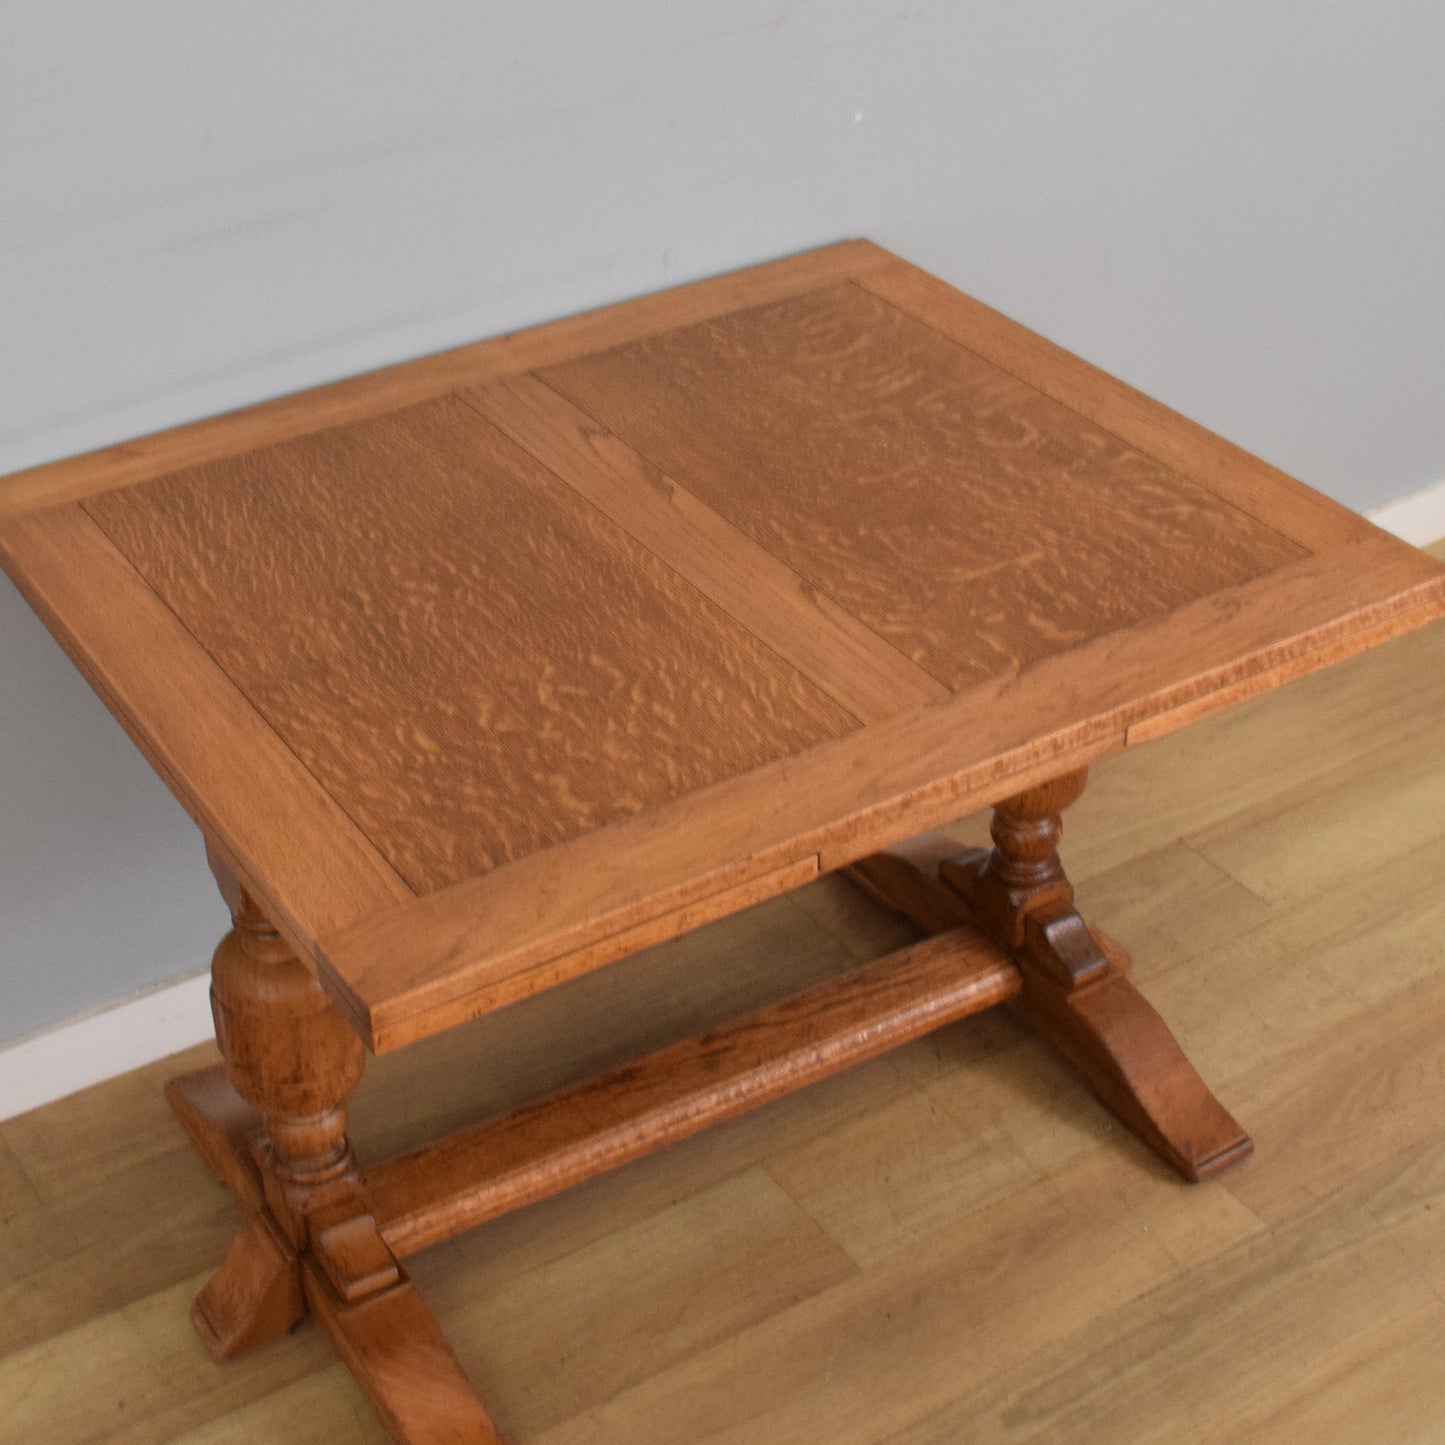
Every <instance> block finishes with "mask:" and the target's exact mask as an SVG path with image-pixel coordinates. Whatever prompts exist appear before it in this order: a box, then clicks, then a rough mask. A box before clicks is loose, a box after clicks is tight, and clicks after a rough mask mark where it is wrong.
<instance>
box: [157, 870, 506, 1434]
mask: <svg viewBox="0 0 1445 1445" xmlns="http://www.w3.org/2000/svg"><path fill="white" fill-rule="evenodd" d="M211 865H212V869H213V871H214V872H215V873H216V876H217V879H218V881H219V882H220V884H221V891H222V893H223V894H224V895H225V898H226V901H227V903H228V904H229V906H230V908H231V917H232V922H233V927H232V929H231V932H230V933H228V934H227V935H226V937H225V938H224V939H223V940H222V942H221V945H220V947H219V948H218V949H217V950H216V956H215V960H214V963H213V965H212V974H211V1007H212V1012H213V1014H214V1016H215V1021H216V1040H217V1042H218V1043H219V1045H220V1048H221V1054H222V1057H223V1058H224V1060H225V1064H224V1074H222V1071H220V1070H215V1069H207V1070H202V1071H201V1072H200V1073H197V1074H191V1075H187V1076H185V1077H183V1078H180V1079H177V1080H174V1081H173V1082H172V1084H171V1085H170V1086H169V1088H168V1091H167V1092H168V1095H169V1098H170V1101H171V1105H172V1107H173V1108H174V1109H175V1111H176V1114H177V1116H178V1117H179V1118H180V1120H181V1123H182V1124H183V1125H184V1126H185V1128H186V1130H187V1131H188V1132H189V1134H190V1135H191V1138H192V1139H193V1141H194V1142H195V1144H196V1147H197V1149H198V1151H199V1152H200V1154H201V1157H202V1158H203V1159H204V1160H205V1161H206V1163H207V1164H208V1165H209V1166H210V1168H211V1170H212V1172H213V1173H215V1174H216V1176H217V1177H218V1178H219V1179H221V1180H222V1182H224V1183H225V1184H227V1185H228V1186H229V1187H230V1189H231V1191H232V1192H233V1193H234V1194H235V1195H236V1197H237V1199H238V1201H239V1202H240V1204H241V1206H242V1208H243V1209H244V1210H245V1212H246V1216H247V1217H246V1221H245V1223H244V1224H243V1225H242V1226H241V1229H240V1231H239V1232H238V1233H237V1235H236V1237H235V1239H234V1241H233V1242H232V1244H231V1247H230V1249H229V1250H228V1251H227V1254H226V1257H225V1259H224V1260H223V1261H222V1262H221V1265H220V1267H219V1268H218V1269H217V1271H216V1273H215V1274H214V1275H212V1277H211V1278H210V1280H209V1281H208V1282H207V1283H206V1285H205V1286H204V1287H203V1288H202V1290H201V1292H200V1294H199V1295H198V1296H197V1298H196V1301H195V1304H194V1306H193V1307H192V1312H191V1317H192V1319H193V1320H194V1322H195V1325H196V1329H197V1332H198V1333H199V1334H200V1336H201V1339H202V1340H203V1341H204V1343H205V1345H206V1347H207V1349H208V1350H209V1351H210V1352H211V1354H212V1355H213V1356H214V1357H215V1358H216V1359H219V1360H225V1359H230V1358H232V1357H233V1356H235V1355H238V1354H240V1353H242V1352H243V1351H245V1350H249V1349H252V1348H254V1347H255V1346H257V1345H261V1344H264V1343H265V1342H266V1341H268V1340H271V1339H274V1338H276V1337H277V1336H278V1335H281V1334H284V1333H285V1332H286V1331H288V1330H290V1329H291V1328H292V1327H293V1326H294V1325H295V1324H296V1323H297V1322H298V1321H299V1320H300V1319H301V1318H302V1317H303V1316H304V1315H305V1314H307V1313H308V1312H309V1313H311V1314H312V1315H313V1316H314V1317H315V1319H316V1321H317V1323H318V1324H320V1325H321V1327H322V1329H324V1330H325V1332H326V1333H327V1334H328V1335H329V1336H330V1338H331V1340H332V1343H333V1344H334V1345H335V1347H336V1350H337V1353H338V1354H340V1355H341V1357H342V1358H343V1359H344V1360H345V1361H346V1362H347V1364H348V1365H349V1366H350V1367H351V1370H352V1373H353V1374H354V1375H355V1376H356V1380H357V1383H358V1384H359V1385H360V1386H361V1388H362V1389H363V1390H364V1391H365V1392H366V1394H367V1396H368V1398H369V1399H370V1400H371V1402H372V1405H373V1407H374V1408H375V1409H376V1412H377V1414H378V1415H379V1416H380V1418H381V1420H382V1422H383V1423H384V1424H385V1425H386V1427H387V1429H388V1431H389V1433H390V1434H391V1436H392V1438H393V1439H395V1440H398V1441H403V1442H410V1445H443V1442H458V1445H460V1442H482V1445H486V1442H498V1441H499V1440H500V1437H499V1436H498V1435H497V1433H496V1431H495V1428H494V1427H493V1425H492V1423H491V1421H490V1419H489V1418H488V1417H487V1414H486V1412H485V1410H484V1409H483V1407H482V1405H481V1403H480V1402H479V1401H478V1399H477V1397H476V1395H475V1393H474V1392H473V1390H472V1387H471V1385H470V1383H469V1382H468V1380H467V1378H466V1375H465V1374H464V1372H463V1371H462V1369H461V1366H460V1365H459V1364H458V1363H457V1361H456V1359H455V1357H454V1356H453V1354H452V1352H451V1347H450V1346H449V1345H448V1344H447V1341H446V1338H445V1337H444V1336H443V1334H442V1332H441V1329H440V1327H439V1326H438V1325H437V1323H436V1320H435V1318H434V1317H433V1316H432V1314H431V1311H430V1310H429V1309H428V1308H427V1306H426V1304H425V1303H424V1302H423V1301H422V1299H421V1297H420V1296H419V1295H418V1294H417V1292H416V1290H415V1288H414V1287H413V1286H412V1284H411V1281H410V1280H409V1279H408V1278H407V1276H406V1272H405V1271H404V1270H403V1269H402V1267H401V1265H400V1263H399V1262H398V1260H397V1259H396V1257H395V1256H394V1255H393V1254H392V1252H391V1250H390V1249H389V1248H388V1247H387V1245H386V1242H385V1240H384V1239H383V1238H382V1236H381V1232H380V1230H379V1228H378V1227H377V1223H376V1220H375V1219H374V1217H373V1216H372V1213H371V1210H370V1207H369V1205H368V1203H367V1199H366V1195H365V1190H364V1188H363V1185H362V1183H361V1179H360V1176H359V1173H358V1170H357V1167H356V1159H355V1156H354V1155H353V1153H352V1150H351V1145H350V1143H349V1142H348V1140H347V1136H346V1101H347V1099H348V1098H349V1097H350V1095H351V1094H352V1093H353V1091H354V1090H355V1089H356V1086H357V1085H358V1084H359V1083H360V1082H361V1075H362V1070H363V1067H364V1064H365V1050H364V1048H363V1046H362V1044H361V1041H360V1039H358V1038H357V1036H356V1034H355V1033H354V1032H353V1030H352V1029H351V1027H350V1025H349V1024H347V1022H346V1021H345V1019H344V1018H343V1017H342V1016H341V1014H340V1013H339V1012H338V1011H337V1009H336V1007H335V1005H334V1004H333V1003H332V1002H331V1000H330V999H329V998H328V997H327V996H326V994H325V992H324V991H323V990H322V989H321V987H320V985H319V984H318V983H317V982H316V979H315V978H314V977H313V975H312V973H311V971H310V970H309V969H308V968H307V967H306V965H305V964H304V963H302V962H301V960H300V959H298V958H297V957H296V954H295V953H294V952H293V950H292V949H291V947H290V945H288V944H287V943H286V942H285V940H284V939H283V938H282V937H281V935H280V934H279V933H278V932H277V930H276V929H275V928H274V927H273V926H272V925H271V923H270V922H269V921H268V920H267V918H266V917H265V915H264V914H263V913H262V911H261V909H260V908H259V907H258V906H257V904H256V902H255V900H254V899H253V898H252V896H251V895H250V893H249V892H248V891H247V890H246V888H245V887H244V885H242V884H240V883H239V882H237V881H236V879H235V878H234V877H233V876H232V875H231V874H230V873H229V871H228V870H227V869H226V868H225V866H224V865H223V864H222V863H221V862H220V861H219V860H218V859H216V858H215V857H214V856H212V858H211Z"/></svg>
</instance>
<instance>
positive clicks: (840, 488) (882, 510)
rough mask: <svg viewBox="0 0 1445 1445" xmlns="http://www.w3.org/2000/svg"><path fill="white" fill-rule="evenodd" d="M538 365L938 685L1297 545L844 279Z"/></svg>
mask: <svg viewBox="0 0 1445 1445" xmlns="http://www.w3.org/2000/svg"><path fill="white" fill-rule="evenodd" d="M540 374H541V376H542V378H543V380H544V381H546V382H547V384H548V385H549V386H552V387H554V388H556V389H557V390H558V391H560V392H561V393H562V394H563V395H564V396H567V397H569V398H570V399H571V400H573V401H574V402H576V403H577V404H578V405H579V406H581V407H582V408H583V409H584V410H585V411H587V412H588V414H589V415H591V416H592V417H593V418H594V419H595V420H596V421H597V422H598V423H599V424H601V425H602V426H605V427H606V428H607V429H608V430H609V431H611V432H612V433H614V434H615V435H617V436H619V437H621V438H622V440H623V441H625V442H626V443H628V444H629V445H630V446H632V447H634V448H635V449H636V450H637V451H639V452H641V453H642V454H643V455H644V456H646V457H648V458H649V459H650V460H652V461H653V462H655V463H656V464H657V465H658V466H660V467H661V468H662V470H663V471H664V472H665V473H667V474H668V475H669V476H671V477H674V478H675V479H676V480H677V481H678V482H679V483H680V484H681V485H682V486H684V487H686V488H687V489H688V490H689V491H691V492H693V493H694V494H696V495H697V496H698V497H700V498H701V500H702V501H703V502H705V503H706V504H707V505H708V506H709V507H711V508H713V509H714V510H715V511H717V512H718V513H719V514H721V515H722V516H723V517H725V518H726V519H727V520H728V521H729V522H731V523H732V524H733V525H734V526H735V527H737V528H738V530H739V531H741V532H743V533H744V534H745V535H746V536H748V537H749V538H751V539H752V541H754V542H755V543H757V544H758V545H759V546H762V547H764V548H766V549H767V550H768V551H770V552H773V553H775V554H776V555H777V556H778V557H780V558H781V559H782V560H783V561H784V562H786V563H787V564H788V565H789V566H790V567H792V568H793V569H794V570H795V571H796V572H797V573H798V575H799V576H801V577H803V578H804V579H806V580H807V582H808V583H809V584H810V585H812V586H813V587H815V588H816V589H818V590H819V591H821V592H822V593H824V594H825V595H827V596H830V597H832V598H833V599H834V600H835V601H836V602H838V603H840V604H841V605H842V606H843V607H844V608H846V609H847V610H848V611H849V612H851V613H852V614H853V615H854V616H856V617H858V618H859V619H860V620H861V621H863V622H864V623H866V624H867V625H868V626H869V627H871V628H872V629H873V630H874V631H875V632H877V633H878V634H879V635H880V636H882V637H884V638H885V639H887V640H888V641H889V642H891V643H892V644H893V645H894V646H895V647H897V648H898V650H899V651H900V652H902V653H904V655H905V656H908V657H911V658H912V659H913V660H914V661H915V662H917V663H918V664H919V666H921V667H923V668H924V669H925V670H926V671H928V672H930V673H932V675H933V676H934V677H936V678H938V679H939V680H940V681H941V682H944V683H946V684H947V685H948V686H949V687H951V688H955V689H957V688H962V687H966V686H968V685H969V684H970V683H976V682H980V681H984V680H986V679H988V678H991V677H995V676H997V675H999V674H1000V673H1003V672H1016V671H1018V670H1019V669H1021V668H1023V667H1026V666H1028V665H1029V664H1030V663H1032V662H1036V661H1037V660H1039V659H1040V658H1041V657H1047V656H1052V655H1054V654H1055V653H1057V652H1059V651H1060V650H1062V649H1063V648H1065V647H1069V646H1074V645H1077V644H1079V643H1082V642H1086V641H1088V640H1089V639H1090V638H1093V637H1097V636H1100V635H1101V634H1104V633H1108V632H1113V631H1117V630H1119V629H1121V628H1125V627H1128V626H1130V625H1132V624H1134V623H1136V622H1139V621H1141V620H1143V619H1145V618H1149V617H1153V616H1156V615H1158V614H1159V613H1162V612H1167V611H1169V610H1171V609H1172V608H1175V607H1178V606H1181V605H1182V604H1184V603H1186V602H1189V601H1192V600H1194V599H1195V598H1198V597H1202V596H1205V595H1206V594H1208V593H1211V592H1214V591H1217V590H1219V589H1222V588H1224V587H1228V586H1230V585H1233V584H1235V583H1239V582H1243V581H1246V580H1248V579H1249V578H1251V577H1254V576H1257V575H1259V574H1260V573H1262V572H1266V571H1269V570H1271V569H1273V568H1275V567H1279V566H1282V565H1284V564H1286V563H1288V562H1291V561H1294V560H1296V559H1297V558H1299V557H1300V556H1301V555H1302V553H1303V551H1304V549H1303V548H1301V547H1300V546H1299V545H1298V544H1297V543H1295V542H1293V541H1291V540H1290V539H1289V538H1288V537H1287V536H1282V535H1281V534H1280V533H1279V532H1278V531H1276V530H1275V529H1274V528H1273V527H1271V526H1267V525H1264V524H1261V523H1260V522H1257V521H1255V520H1254V519H1253V518H1251V517H1248V516H1245V515H1243V514H1241V513H1240V512H1238V511H1237V510H1236V509H1234V508H1233V507H1230V506H1228V505H1226V504H1224V503H1222V502H1220V501H1219V499H1218V498H1217V497H1215V496H1214V495H1213V494H1212V493H1210V492H1207V491H1205V490H1204V489H1202V488H1201V487H1199V486H1198V485H1196V484H1194V483H1192V482H1190V481H1189V480H1187V479H1186V478H1184V477H1183V476H1180V475H1179V474H1178V473H1176V472H1172V471H1170V470H1169V469H1168V468H1165V467H1162V466H1160V465H1159V464H1158V463H1157V462H1155V461H1154V460H1153V459H1152V458H1150V457H1148V456H1145V455H1144V454H1143V453H1140V452H1138V451H1136V450H1134V449H1132V448H1130V447H1128V446H1125V445H1123V444H1122V443H1120V442H1119V441H1118V440H1117V439H1116V438H1115V437H1113V436H1111V435H1109V434H1108V433H1106V432H1104V431H1102V430H1100V429H1099V428H1098V427H1095V426H1093V425H1092V424H1090V423H1089V422H1088V421H1086V420H1084V419H1083V418H1081V417H1080V416H1079V415H1078V414H1077V413H1076V412H1073V411H1071V410H1069V409H1068V408H1067V407H1066V406H1063V405H1061V404H1059V403H1058V402H1055V401H1053V400H1052V399H1051V398H1049V397H1047V396H1045V395H1043V394H1042V393H1040V392H1038V391H1036V390H1034V389H1033V388H1031V387H1029V386H1027V385H1025V384H1023V383H1022V382H1020V381H1018V380H1017V379H1016V378H1014V377H1012V376H1010V375H1008V374H1007V373H1005V372H1003V371H1000V370H999V369H998V368H997V367H994V366H992V365H990V364H989V363H987V362H985V361H983V360H981V359H980V358H978V357H977V356H975V355H973V354H972V353H970V352H968V351H965V350H962V349H960V348H959V347H958V346H957V345H955V344H953V343H952V342H950V341H949V340H947V339H946V338H944V337H943V336H941V335H940V334H939V333H938V332H936V331H934V330H933V329H932V328H931V327H929V326H927V325H925V324H923V323H922V322H919V321H916V320H914V319H913V318H912V317H911V316H908V315H906V314H905V313H904V312H902V311H900V310H898V309H896V308H894V307H891V306H888V305H885V304H884V303H883V302H881V301H879V300H878V299H877V298H876V297H874V296H872V295H870V294H869V293H868V292H865V291H863V290H860V289H859V288H858V287H857V286H853V285H849V284H843V285H840V286H836V287H832V288H830V289H828V290H825V291H818V292H814V293H811V294H809V295H807V296H802V297H798V298H796V299H793V300H790V301H783V302H779V303H776V304H774V305H771V306H762V307H754V308H750V309H748V310H745V311H739V312H735V313H732V314H730V315H727V316H721V317H716V318H714V319H712V320H709V321H706V322H702V323H700V324H698V325H695V326H690V327H682V328H678V329H676V330H673V331H669V332H666V333H664V334H661V335H658V336H653V337H649V338H647V339H644V340H641V341H636V342H631V343H628V344H626V345H623V346H619V347H616V348H614V349H612V350H610V351H605V352H599V353H597V354H595V355H592V356H588V357H583V358H580V359H578V360H576V361H571V362H565V363H562V364H559V365H556V366H552V367H548V368H546V369H545V370H544V371H542V372H541V373H540Z"/></svg>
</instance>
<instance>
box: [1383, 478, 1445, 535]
mask: <svg viewBox="0 0 1445 1445" xmlns="http://www.w3.org/2000/svg"><path fill="white" fill-rule="evenodd" d="M1369 518H1370V520H1371V521H1372V522H1373V523H1374V524H1375V525H1376V526H1377V527H1383V528H1384V529H1385V530H1386V531H1387V532H1393V533H1394V534H1395V536H1397V537H1399V538H1401V539H1402V540H1403V541H1406V542H1409V543H1411V544H1412V545H1414V546H1416V547H1428V546H1429V545H1430V544H1431V543H1432V542H1438V541H1440V540H1441V538H1445V482H1436V483H1435V485H1434V486H1433V487H1426V488H1425V490H1424V491H1423V492H1415V493H1413V494H1412V495H1411V496H1408V497H1401V498H1400V499H1399V501H1396V502H1387V503H1386V504H1385V505H1384V506H1383V507H1376V508H1375V510H1374V511H1373V512H1371V513H1369Z"/></svg>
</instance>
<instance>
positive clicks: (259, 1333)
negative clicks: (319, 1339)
mask: <svg viewBox="0 0 1445 1445" xmlns="http://www.w3.org/2000/svg"><path fill="white" fill-rule="evenodd" d="M305 1313H306V1300H305V1297H304V1295H303V1294H302V1289H301V1271H300V1267H299V1262H298V1260H297V1256H296V1251H295V1250H294V1249H292V1248H291V1245H290V1243H289V1241H287V1240H286V1239H285V1238H284V1237H283V1236H282V1235H280V1234H279V1233H278V1232H277V1231H276V1229H275V1228H274V1227H273V1226H272V1225H271V1224H270V1222H269V1221H268V1220H267V1219H266V1218H265V1216H264V1215H253V1216H252V1217H251V1218H250V1219H248V1220H247V1221H246V1223H245V1224H244V1225H242V1226H241V1229H240V1232H239V1233H238V1234H237V1235H236V1237H235V1239H234V1240H232V1241H231V1247H230V1249H228V1250H227V1251H226V1257H225V1259H223V1260H222V1261H221V1266H220V1268H219V1269H218V1270H217V1271H216V1272H215V1274H213V1275H212V1276H211V1277H210V1279H209V1280H208V1281H207V1282H206V1285H205V1287H204V1288H203V1289H202V1290H201V1292H200V1294H198V1295H197V1296H196V1300H195V1303H194V1304H193V1305H192V1306H191V1322H192V1324H194V1325H195V1327H196V1333H197V1334H198V1335H200V1337H201V1341H202V1343H203V1344H204V1345H205V1347H206V1349H207V1350H208V1351H209V1353H210V1355H211V1358H212V1359H216V1360H230V1359H234V1358H235V1357H236V1356H237V1355H241V1354H244V1353H245V1352H246V1351H247V1350H253V1349H255V1348H256V1347H257V1346H258V1345H264V1344H267V1343H268V1342H269V1341H271V1340H274V1339H278V1338H279V1337H280V1336H282V1335H284V1334H288V1333H289V1332H290V1331H291V1330H292V1329H294V1328H295V1326H296V1324H297V1323H298V1322H299V1321H300V1319H301V1317H302V1316H303V1315H304V1314H305Z"/></svg>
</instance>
